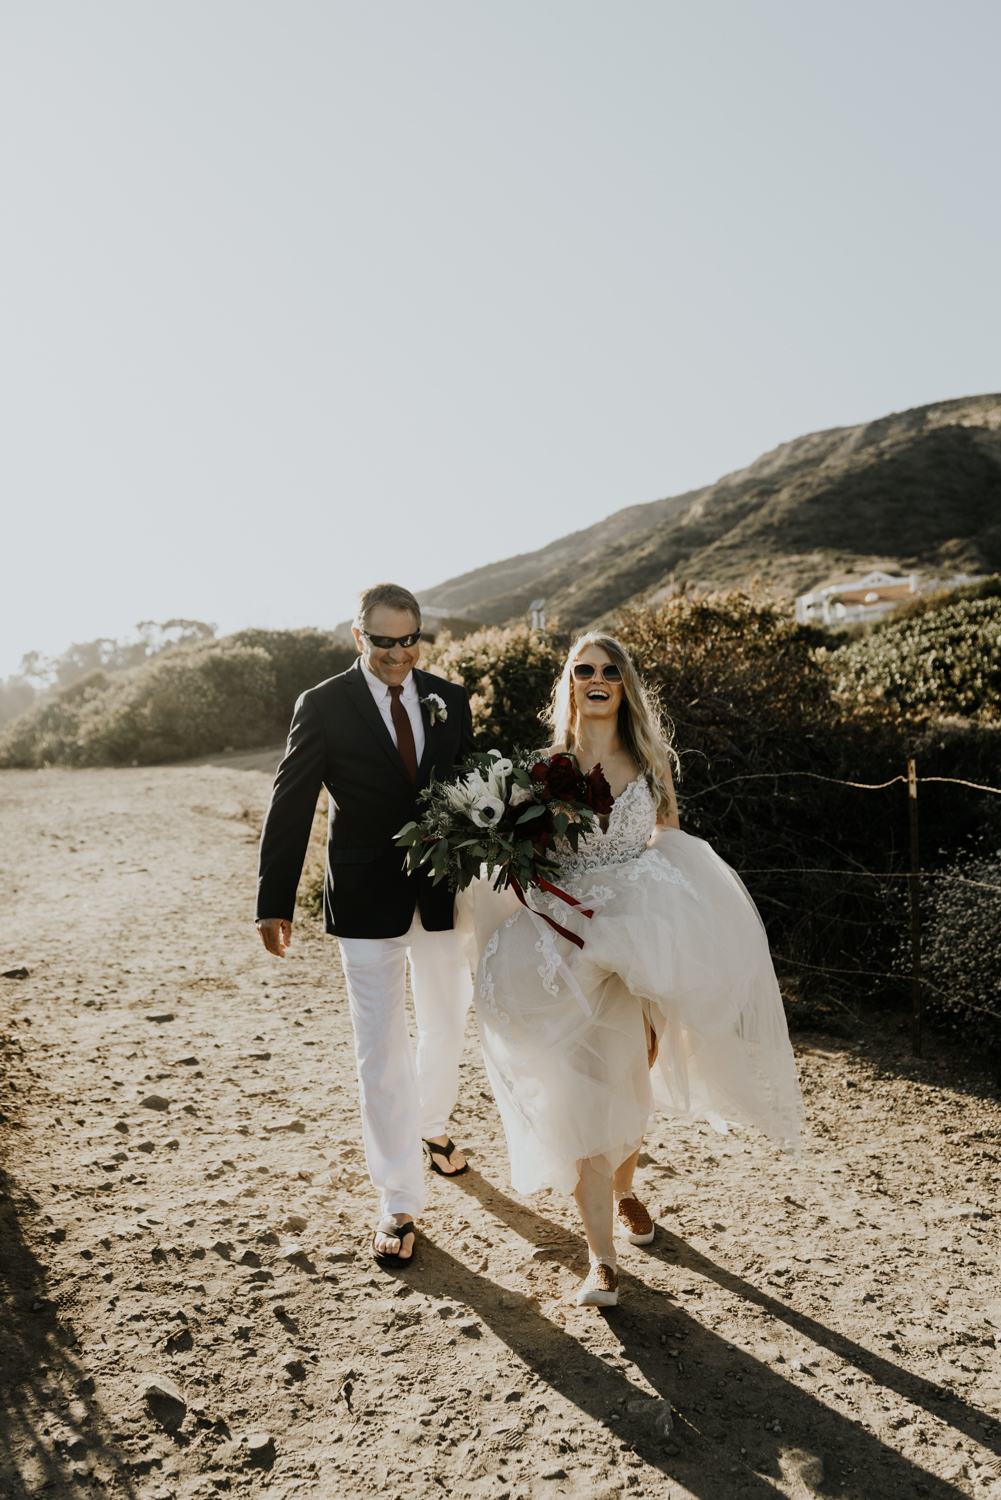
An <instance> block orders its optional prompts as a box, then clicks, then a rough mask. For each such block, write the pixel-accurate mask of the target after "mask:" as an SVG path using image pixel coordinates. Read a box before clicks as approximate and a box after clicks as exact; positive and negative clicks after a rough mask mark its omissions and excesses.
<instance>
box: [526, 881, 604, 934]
mask: <svg viewBox="0 0 1001 1500" xmlns="http://www.w3.org/2000/svg"><path fill="white" fill-rule="evenodd" d="M539 884H540V886H541V887H542V889H543V890H544V891H549V892H550V893H551V894H552V895H554V896H559V898H560V900H561V901H565V902H566V903H567V905H568V906H574V907H576V906H577V902H576V901H575V900H574V898H573V897H572V896H568V895H567V893H566V891H561V890H560V888H559V886H556V885H550V883H549V881H548V880H540V881H539ZM511 889H512V890H513V891H514V894H515V895H516V896H517V898H518V900H519V901H520V902H521V904H522V906H523V907H524V908H525V910H526V911H535V908H534V907H532V906H529V904H528V902H527V901H526V900H525V892H524V891H523V890H522V888H521V886H520V885H519V884H518V881H517V880H516V879H515V878H514V876H513V875H512V877H511ZM578 910H580V911H581V915H582V916H585V917H593V916H594V912H593V911H584V910H583V908H578ZM535 915H536V916H537V917H541V918H542V920H543V921H544V922H548V923H549V925H550V927H551V928H552V929H553V931H554V932H558V933H559V935H560V937H565V938H569V940H570V942H571V943H576V945H577V947H578V948H583V946H584V939H583V938H582V937H578V936H577V934H576V933H575V932H570V931H569V930H568V929H567V928H566V927H561V926H560V924H559V922H555V921H554V920H553V918H552V917H547V916H546V913H545V912H544V911H536V912H535Z"/></svg>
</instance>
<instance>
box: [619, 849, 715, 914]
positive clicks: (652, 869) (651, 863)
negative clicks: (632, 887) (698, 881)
mask: <svg viewBox="0 0 1001 1500" xmlns="http://www.w3.org/2000/svg"><path fill="white" fill-rule="evenodd" d="M641 875H650V876H651V877H652V878H653V879H654V880H666V881H668V883H669V884H670V885H680V886H681V887H682V889H683V890H686V891H687V892H688V894H689V895H690V896H693V897H694V898H695V900H696V901H698V899H699V893H698V891H697V890H696V889H695V887H694V885H692V882H691V881H690V880H686V879H685V877H684V875H682V873H681V871H680V870H679V869H678V868H677V866H676V865H672V863H671V861H670V860H669V859H667V858H666V857H665V856H664V855H663V854H658V853H657V851H656V849H645V850H644V851H643V853H642V854H639V855H637V857H636V858H635V859H632V860H630V861H629V866H628V868H627V869H623V870H620V871H619V873H618V874H617V875H616V877H615V878H616V880H639V878H640V876H641Z"/></svg>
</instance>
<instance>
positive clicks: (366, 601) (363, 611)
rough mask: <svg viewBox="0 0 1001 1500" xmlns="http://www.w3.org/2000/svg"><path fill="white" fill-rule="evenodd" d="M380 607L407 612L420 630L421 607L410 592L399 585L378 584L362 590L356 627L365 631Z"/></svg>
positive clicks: (356, 611)
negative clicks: (370, 618)
mask: <svg viewBox="0 0 1001 1500" xmlns="http://www.w3.org/2000/svg"><path fill="white" fill-rule="evenodd" d="M380 605H382V606H383V608H384V609H405V610H407V611H408V612H409V613H410V614H412V615H413V617H414V620H415V622H416V625H417V628H418V630H419V629H420V625H421V607H420V605H419V604H418V603H417V600H416V599H415V598H414V596H413V594H412V593H411V592H410V590H409V589H403V588H401V587H400V585H399V584H398V583H376V584H373V585H372V587H371V588H370V589H362V591H361V593H360V594H359V595H358V608H357V609H356V610H355V625H356V626H357V628H358V629H359V630H364V628H365V621H366V620H367V619H368V617H369V615H370V614H371V613H372V611H373V609H378V608H379V606H380Z"/></svg>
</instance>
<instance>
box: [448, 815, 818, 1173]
mask: <svg viewBox="0 0 1001 1500" xmlns="http://www.w3.org/2000/svg"><path fill="white" fill-rule="evenodd" d="M559 883H560V886H561V889H565V890H566V891H567V892H568V893H569V894H571V895H573V896H575V897H576V898H577V899H578V900H581V901H582V902H583V903H584V904H594V906H595V908H596V909H595V914H594V916H593V917H592V918H590V919H588V918H585V917H584V916H583V915H581V914H580V913H577V912H574V911H572V910H571V909H570V908H569V907H568V906H567V905H566V904H565V903H563V902H561V901H560V900H559V899H558V898H557V897H550V896H544V895H542V894H541V893H540V892H539V891H537V890H533V891H532V892H531V893H530V900H531V901H532V904H533V905H535V906H536V907H537V909H538V910H539V911H545V912H547V913H548V914H549V915H550V916H552V917H553V918H554V919H555V920H556V921H558V922H559V923H560V924H561V925H562V926H564V927H566V928H568V929H570V930H572V931H574V932H576V933H577V934H578V935H579V936H580V937H582V938H583V939H584V947H583V949H579V948H577V947H576V946H575V945H574V944H573V943H572V942H570V941H569V940H568V939H566V938H564V937H560V936H558V935H556V934H554V933H551V931H550V929H549V928H548V927H546V928H545V929H544V934H545V935H540V932H539V930H538V927H537V924H536V923H534V922H533V921H532V918H531V916H530V914H529V913H528V912H527V911H525V910H524V909H523V908H522V907H521V906H520V904H519V903H518V901H517V899H516V897H515V896H514V895H513V893H511V892H510V891H505V892H502V893H497V892H495V891H494V890H493V889H492V888H491V886H490V884H489V882H488V881H486V880H480V881H476V882H474V883H473V885H472V886H470V887H469V888H468V889H467V890H466V891H464V892H463V893H462V894H461V895H460V897H459V898H458V903H457V925H458V926H459V929H460V931H462V932H464V934H465V937H466V940H467V943H468V945H469V948H468V951H469V952H470V954H471V956H478V963H477V972H476V986H475V1003H476V1015H477V1021H478V1024H479V1032H480V1039H481V1042H482V1045H483V1054H484V1059H485V1062H486V1068H487V1072H488V1075H489V1078H490V1083H491V1086H492V1088H493V1091H494V1094H495V1096H496V1099H497V1104H498V1107H499V1109H500V1113H501V1118H502V1120H503V1124H504V1130H505V1133H506V1136H507V1143H508V1149H509V1152H510V1158H511V1182H512V1185H513V1186H514V1187H515V1188H516V1189H517V1191H519V1192H523V1193H533V1192H537V1191H538V1190H539V1189H540V1188H544V1187H551V1188H556V1189H558V1190H559V1191H560V1192H563V1193H570V1192H572V1191H573V1189H574V1187H575V1186H576V1184H577V1181H578V1178H579V1176H580V1165H581V1162H582V1161H585V1160H590V1161H591V1162H592V1164H593V1165H594V1166H596V1167H597V1168H598V1170H599V1171H602V1172H605V1173H607V1174H609V1175H611V1173H612V1172H614V1171H615V1169H616V1167H618V1166H619V1165H621V1163H622V1162H623V1161H625V1160H626V1158H627V1157H628V1156H630V1155H631V1154H632V1153H633V1151H635V1150H636V1149H637V1147H638V1146H639V1144H640V1141H641V1140H642V1138H643V1135H644V1133H645V1132H646V1130H647V1127H648V1123H649V1119H650V1115H651V1113H652V1111H653V1110H654V1108H655V1107H656V1108H657V1109H658V1110H659V1111H660V1112H662V1113H663V1114H665V1115H668V1116H673V1117H675V1118H678V1119H685V1120H696V1119H705V1120H708V1121H709V1122H710V1124H711V1125H712V1126H713V1127H714V1128H715V1129H717V1130H719V1131H723V1132H725V1131H726V1127H727V1124H728V1123H729V1124H734V1125H744V1126H752V1127H754V1128H756V1129H758V1130H760V1131H762V1132H763V1133H764V1134H765V1135H766V1136H768V1137H769V1138H770V1139H771V1140H772V1141H774V1142H775V1143H776V1144H777V1145H778V1146H780V1147H781V1148H782V1149H784V1150H787V1151H794V1152H795V1151H798V1149H799V1141H800V1126H801V1113H802V1103H801V1099H800V1092H799V1083H798V1080H797V1076H796V1066H795V1061H794V1058H793V1053H792V1048H791V1046H790V1045H789V1034H788V1030H787V1028H786V1020H785V1012H784V1010H783V1007H782V1000H781V997H780V995H779V988H778V984H777V982H776V979H775V971H774V969H773V967H772V961H771V956H770V954H769V950H768V941H767V938H766V936H765V930H764V927H763V926H762V923H761V919H760V917H759V916H758V912H757V908H756V907H755V905H754V903H753V901H752V900H751V898H750V896H749V895H748V893H747V891H746V890H745V888H744V886H743V884H742V882H741V881H740V879H739V878H738V876H737V875H736V874H735V873H734V871H733V870H731V869H730V868H729V866H728V865H726V864H724V862H723V861H722V860H721V859H720V858H719V857H718V855H716V854H715V853H714V851H713V850H712V849H711V848H710V846H709V845H708V844H707V843H705V842H704V841H703V840H702V839H697V838H693V837H692V836H691V835H690V834H686V833H682V832H680V831H678V830H675V829H669V830H667V831H666V832H661V833H660V835H659V837H658V841H657V846H656V847H655V848H651V849H646V850H644V851H643V852H642V853H641V854H640V855H638V856H637V857H636V858H635V859H631V860H629V861H627V862H625V863H618V864H611V865H604V866H602V865H599V866H595V867H591V868H590V869H588V870H587V871H586V873H584V874H583V875H581V876H579V877H578V878H577V879H568V880H561V881H560V882H559ZM559 959H562V960H563V962H564V963H565V964H566V965H567V967H568V968H569V970H570V972H571V974H572V975H573V978H574V979H575V980H576V985H577V987H578V988H579V990H580V992H581V996H582V997H583V1002H584V1003H583V1005H582V1003H581V998H579V997H578V996H577V995H575V994H574V990H573V987H572V986H571V985H570V984H568V983H567V982H566V980H565V977H564V976H563V975H561V973H560V972H559V969H558V968H557V960H559ZM585 1006H586V1007H587V1008H588V1009H589V1010H590V1012H591V1014H590V1015H587V1014H585V1008H584V1007H585ZM651 1033H653V1034H655V1035H656V1038H657V1041H658V1045H659V1051H658V1058H657V1063H656V1065H655V1068H654V1070H653V1071H652V1072H651V1069H650V1067H649V1060H648V1059H649V1054H648V1044H649V1042H650V1040H651Z"/></svg>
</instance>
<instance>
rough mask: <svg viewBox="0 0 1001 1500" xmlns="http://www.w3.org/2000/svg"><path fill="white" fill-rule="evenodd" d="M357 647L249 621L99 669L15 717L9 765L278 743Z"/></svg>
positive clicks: (145, 757)
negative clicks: (304, 698)
mask: <svg viewBox="0 0 1001 1500" xmlns="http://www.w3.org/2000/svg"><path fill="white" fill-rule="evenodd" d="M355 655H356V653H355V652H354V651H353V650H349V649H347V648H346V647H344V646H341V645H339V644H338V643H337V642H335V641H334V640H333V638H332V637H331V636H329V635H326V634H325V633H324V632H322V631H319V630H295V631H265V630H248V631H241V632H239V633H238V634H237V635H232V636H227V637H225V638H224V639H223V640H220V641H215V640H204V641H201V642H199V643H197V644H195V645H191V646H185V647H178V648H176V649H174V650H166V651H162V652H160V653H159V654H158V655H156V656H154V657H151V658H150V659H149V660H148V661H147V662H145V663H144V665H142V666H140V667H136V668H133V669H132V670H131V671H126V672H113V673H110V674H108V673H105V672H102V671H98V672H92V673H90V674H89V675H88V676H86V677H83V678H81V679H80V680H79V681H77V682H74V683H73V684H72V686H71V687H68V688H64V689H63V690H62V692H59V693H57V694H55V695H54V696H52V697H46V698H44V699H42V700H41V701H40V702H38V703H36V704H35V706H34V707H33V708H31V709H30V710H29V711H28V712H27V713H26V714H22V715H21V716H20V718H18V719H15V720H14V721H13V722H12V723H11V724H9V725H7V726H6V728H5V729H4V730H3V732H2V733H0V766H8V767H9V766H22V767H24V766H29V767H31V766H43V765H68V766H83V765H108V764H110V765H122V764H130V763H131V762H133V761H136V762H138V763H139V764H140V765H148V764H151V763H153V762H156V761H169V760H180V759H183V758H185V757H186V756H192V755H205V754H211V753H213V752H215V751H219V750H225V749H227V748H229V747H232V748H234V749H249V748H251V747H253V746H257V745H263V744H268V743H273V742H274V741H275V740H278V739H281V738H282V737H283V736H284V734H285V732H286V730H287V728H288V723H289V719H290V718H291V714H292V707H293V704H294V703H295V700H296V698H297V697H298V696H299V694H300V693H301V692H302V691H303V690H304V689H305V688H308V687H312V686H314V685H315V683H317V682H318V681H322V680H323V679H324V678H325V677H330V676H332V675H334V674H335V673H337V672H339V671H343V670H344V669H345V668H346V667H348V666H350V664H351V662H352V661H353V660H354V657H355Z"/></svg>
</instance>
